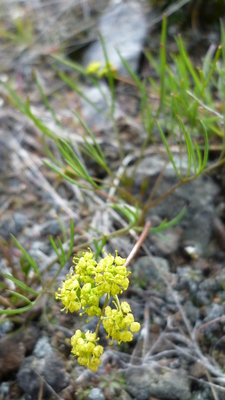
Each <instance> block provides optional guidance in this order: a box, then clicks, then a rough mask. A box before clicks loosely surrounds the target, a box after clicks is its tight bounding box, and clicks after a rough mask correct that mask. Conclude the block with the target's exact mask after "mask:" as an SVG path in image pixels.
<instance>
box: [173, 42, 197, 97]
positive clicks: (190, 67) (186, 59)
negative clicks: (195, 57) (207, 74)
mask: <svg viewBox="0 0 225 400" xmlns="http://www.w3.org/2000/svg"><path fill="white" fill-rule="evenodd" d="M176 42H177V45H178V49H179V53H180V55H181V57H182V58H183V60H184V62H185V64H186V66H187V69H188V71H189V73H190V74H191V76H192V78H193V81H194V83H195V85H196V88H197V89H198V90H199V91H200V92H201V88H202V84H201V81H200V79H199V77H198V74H197V73H196V71H195V69H194V67H193V65H192V63H191V60H190V58H189V56H188V55H187V53H186V50H185V49H184V45H183V41H182V39H181V36H178V37H177V38H176Z"/></svg>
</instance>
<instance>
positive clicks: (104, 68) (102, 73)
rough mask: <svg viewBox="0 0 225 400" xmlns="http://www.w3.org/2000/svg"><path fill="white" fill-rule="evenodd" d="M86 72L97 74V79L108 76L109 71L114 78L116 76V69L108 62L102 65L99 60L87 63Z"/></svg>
mask: <svg viewBox="0 0 225 400" xmlns="http://www.w3.org/2000/svg"><path fill="white" fill-rule="evenodd" d="M86 72H87V74H89V75H97V77H98V78H99V79H101V78H104V77H107V76H109V74H110V73H111V75H112V76H113V77H114V78H116V77H117V69H116V68H115V67H114V65H113V64H112V63H110V62H107V63H105V65H102V64H101V63H100V62H99V61H93V62H91V63H90V64H88V66H87V68H86Z"/></svg>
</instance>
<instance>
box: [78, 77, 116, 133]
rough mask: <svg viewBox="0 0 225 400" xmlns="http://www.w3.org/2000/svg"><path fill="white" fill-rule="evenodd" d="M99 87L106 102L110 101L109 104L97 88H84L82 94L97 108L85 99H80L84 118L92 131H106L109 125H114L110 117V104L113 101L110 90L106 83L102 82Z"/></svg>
mask: <svg viewBox="0 0 225 400" xmlns="http://www.w3.org/2000/svg"><path fill="white" fill-rule="evenodd" d="M99 85H100V88H101V90H102V92H103V93H104V95H105V97H106V100H108V103H107V101H106V100H105V99H104V97H103V95H102V93H101V92H100V90H99V89H98V88H97V87H95V86H93V87H83V88H82V92H83V93H84V95H85V96H86V97H87V98H88V99H89V100H90V101H91V102H92V103H94V104H95V107H96V108H95V107H93V106H92V105H91V104H89V103H88V102H87V101H86V100H84V99H83V98H81V99H80V105H81V109H82V117H83V119H84V120H85V122H86V124H87V125H88V126H89V127H90V128H92V129H106V128H107V126H109V124H112V122H111V119H110V117H109V104H110V101H111V100H110V90H109V88H108V86H107V85H106V84H105V83H104V82H100V83H99Z"/></svg>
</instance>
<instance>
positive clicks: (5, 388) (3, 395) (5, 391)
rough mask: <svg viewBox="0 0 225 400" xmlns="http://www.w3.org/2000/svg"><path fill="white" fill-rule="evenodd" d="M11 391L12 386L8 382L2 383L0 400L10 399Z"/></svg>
mask: <svg viewBox="0 0 225 400" xmlns="http://www.w3.org/2000/svg"><path fill="white" fill-rule="evenodd" d="M9 391H10V384H9V383H8V382H2V384H1V385H0V399H1V400H4V399H7V398H8V395H9Z"/></svg>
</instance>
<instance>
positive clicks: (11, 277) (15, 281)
mask: <svg viewBox="0 0 225 400" xmlns="http://www.w3.org/2000/svg"><path fill="white" fill-rule="evenodd" d="M1 273H2V275H3V276H4V277H5V278H7V279H9V280H10V281H12V282H13V283H15V285H17V286H19V287H20V288H21V289H23V290H26V291H27V292H29V293H32V294H35V295H36V296H38V294H39V293H38V292H35V290H33V289H31V288H30V287H29V286H27V285H25V283H22V282H21V281H19V280H18V279H16V278H14V277H13V276H12V275H9V274H7V273H6V272H4V271H1Z"/></svg>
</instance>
